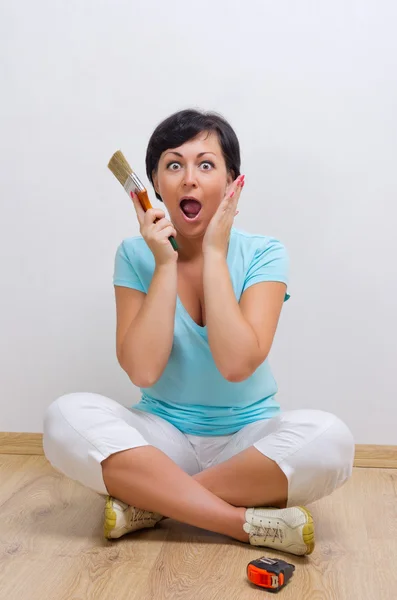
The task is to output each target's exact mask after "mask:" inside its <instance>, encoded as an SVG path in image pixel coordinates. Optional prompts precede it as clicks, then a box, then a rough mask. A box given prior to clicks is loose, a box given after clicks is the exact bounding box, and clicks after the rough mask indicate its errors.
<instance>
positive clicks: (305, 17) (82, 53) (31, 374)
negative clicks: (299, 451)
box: [0, 0, 397, 444]
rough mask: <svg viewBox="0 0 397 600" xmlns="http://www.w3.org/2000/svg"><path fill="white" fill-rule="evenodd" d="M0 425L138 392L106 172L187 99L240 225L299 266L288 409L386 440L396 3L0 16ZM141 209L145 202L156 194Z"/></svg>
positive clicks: (156, 2)
mask: <svg viewBox="0 0 397 600" xmlns="http://www.w3.org/2000/svg"><path fill="white" fill-rule="evenodd" d="M0 10H1V14H0V50H1V95H0V103H1V114H0V119H1V122H0V126H1V146H0V162H1V172H0V186H1V188H0V201H1V224H0V244H1V258H0V260H1V296H0V303H1V307H0V331H1V347H0V365H1V366H0V369H1V388H0V430H3V431H42V416H43V413H44V410H45V408H46V407H47V406H48V404H49V403H50V402H51V401H52V400H53V399H55V398H56V397H57V396H59V395H61V394H64V393H66V392H72V391H93V392H98V393H102V394H105V395H108V396H110V397H112V398H114V399H116V400H119V401H120V402H122V403H123V404H125V405H129V404H131V403H132V402H135V401H136V400H137V399H138V393H139V391H138V390H137V389H136V388H134V387H133V386H132V384H131V383H130V382H129V380H128V377H127V376H126V375H125V373H124V372H123V371H122V370H121V369H120V367H119V366H118V364H117V361H116V357H115V310H114V293H113V285H112V272H113V258H114V253H115V251H116V248H117V246H118V244H119V242H120V241H121V240H122V239H123V238H124V237H127V236H130V235H135V234H136V233H138V227H137V223H136V221H135V217H134V213H133V209H132V207H131V205H130V203H129V201H128V198H127V196H125V195H124V193H123V191H122V189H121V187H120V185H119V184H118V182H117V181H116V180H115V179H114V178H113V176H112V175H111V173H110V171H108V169H107V167H106V165H107V161H108V159H109V157H110V155H111V154H112V153H113V152H114V151H115V150H117V149H118V148H121V149H122V150H123V152H124V153H125V155H126V156H127V158H128V160H129V161H130V163H131V164H132V165H133V166H134V168H135V169H136V170H137V171H138V173H139V174H140V175H141V176H142V178H143V179H144V181H145V182H146V181H147V180H146V179H145V177H144V156H145V150H146V144H147V141H148V138H149V136H150V134H151V132H152V130H153V129H154V127H155V126H156V125H157V123H158V122H159V121H160V120H162V119H163V118H165V117H167V116H168V115H169V114H170V113H171V112H174V111H176V110H179V109H182V108H186V107H191V106H196V107H201V108H205V109H213V110H216V111H219V112H221V113H222V114H224V115H225V117H226V118H228V119H229V120H230V122H231V123H232V125H233V126H234V128H235V129H236V132H237V134H238V136H239V138H240V142H241V147H242V158H243V165H242V172H243V173H245V174H246V180H247V184H246V186H245V188H244V193H243V197H242V199H241V202H240V207H239V208H240V215H239V216H238V218H237V220H236V226H238V227H240V228H242V229H246V230H248V231H253V232H262V233H267V234H271V235H275V236H277V237H279V238H280V239H281V240H282V241H283V242H284V243H285V244H286V246H287V247H288V250H289V252H290V255H291V258H292V284H291V288H290V291H291V293H292V298H291V300H290V302H288V304H287V305H286V306H285V309H284V311H283V316H282V320H281V324H280V327H279V331H278V335H277V339H276V342H275V345H274V349H273V353H272V366H273V369H274V371H275V375H276V378H277V380H278V382H279V387H280V396H279V398H280V401H281V402H282V404H283V406H284V407H285V408H299V407H317V408H321V409H325V410H330V411H332V412H335V413H337V414H338V415H340V416H341V417H342V418H344V419H345V420H346V422H347V423H348V424H349V426H350V427H351V429H352V430H353V432H354V434H355V436H356V440H357V442H358V443H381V444H382V443H385V444H397V433H396V423H397V409H396V392H395V371H396V354H397V352H396V341H395V340H396V312H395V310H394V305H395V299H396V291H397V290H396V287H397V286H396V266H395V264H396V259H397V247H396V236H395V227H396V217H397V209H396V206H397V182H396V167H395V163H396V157H397V141H396V140H397V135H396V134H397V115H396V106H397V64H396V63H397V37H396V35H395V22H396V16H397V9H396V4H395V3H394V2H393V1H392V0H388V1H386V0H385V1H382V0H381V1H379V0H364V1H360V2H359V1H358V0H357V1H356V2H354V1H348V0H334V1H333V2H324V3H322V2H307V1H306V2H293V1H291V0H289V1H286V0H284V1H282V0H280V1H278V2H270V1H269V0H247V1H246V2H244V3H242V4H241V3H237V2H236V3H233V2H232V3H230V2H226V0H223V1H218V2H214V1H208V0H202V1H201V2H199V3H196V2H194V3H193V2H191V3H189V2H186V0H185V1H181V0H175V1H173V2H172V3H171V2H164V1H162V0H152V1H151V2H150V1H149V2H144V1H142V2H140V3H137V2H131V0H129V1H120V0H113V1H112V2H111V1H110V0H102V1H99V0H95V1H94V0H90V1H88V0H86V1H83V0H79V1H77V0H75V1H69V2H68V3H65V2H60V1H59V0H58V1H54V0H36V1H35V2H29V1H28V0H20V1H19V2H17V3H11V2H9V3H5V2H3V3H2V6H1V9H0ZM152 198H154V195H153V194H152Z"/></svg>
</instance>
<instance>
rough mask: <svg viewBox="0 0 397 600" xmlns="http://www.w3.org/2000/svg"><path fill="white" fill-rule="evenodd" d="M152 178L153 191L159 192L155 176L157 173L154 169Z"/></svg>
mask: <svg viewBox="0 0 397 600" xmlns="http://www.w3.org/2000/svg"><path fill="white" fill-rule="evenodd" d="M152 179H153V187H154V191H155V192H156V194H159V186H158V178H157V173H156V172H155V171H152ZM159 196H160V194H159Z"/></svg>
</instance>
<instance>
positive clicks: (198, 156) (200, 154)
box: [164, 150, 216, 158]
mask: <svg viewBox="0 0 397 600" xmlns="http://www.w3.org/2000/svg"><path fill="white" fill-rule="evenodd" d="M167 154H176V155H177V156H180V157H181V158H183V154H180V152H174V151H172V150H169V151H168V152H166V153H165V154H164V156H166V155H167ZM203 154H213V155H214V156H216V154H215V152H209V151H207V152H199V154H197V158H200V156H203Z"/></svg>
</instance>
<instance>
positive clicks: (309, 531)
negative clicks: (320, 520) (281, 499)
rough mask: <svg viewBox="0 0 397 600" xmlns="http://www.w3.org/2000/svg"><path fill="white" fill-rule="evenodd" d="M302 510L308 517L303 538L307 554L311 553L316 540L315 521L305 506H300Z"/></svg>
mask: <svg viewBox="0 0 397 600" xmlns="http://www.w3.org/2000/svg"><path fill="white" fill-rule="evenodd" d="M299 508H300V509H301V511H302V512H304V513H305V515H306V517H307V523H306V524H305V525H304V526H303V529H302V538H303V541H304V543H305V544H306V552H305V554H311V553H312V552H313V550H314V546H315V541H314V522H313V517H312V515H311V513H310V512H309V511H308V510H307V508H305V507H304V506H299Z"/></svg>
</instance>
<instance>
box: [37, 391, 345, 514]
mask: <svg viewBox="0 0 397 600" xmlns="http://www.w3.org/2000/svg"><path fill="white" fill-rule="evenodd" d="M43 445H44V453H45V455H46V457H47V459H48V460H49V461H50V463H51V464H52V466H53V467H54V468H55V469H57V470H58V471H60V472H61V473H63V474H64V475H66V476H67V477H70V478H71V479H74V480H76V481H78V482H80V483H81V484H83V485H84V486H86V487H89V488H91V489H92V490H95V491H96V492H98V493H99V494H104V495H106V494H107V490H106V486H105V484H104V481H103V477H102V467H101V463H102V461H104V460H105V459H106V458H107V457H108V456H110V455H111V454H114V453H115V452H120V451H122V450H127V449H130V448H136V447H137V446H146V445H151V446H155V447H156V448H158V449H159V450H162V452H164V453H165V454H166V455H167V456H169V457H170V458H171V459H172V460H173V461H174V462H175V463H176V464H177V465H179V467H181V469H183V470H184V471H185V472H186V473H188V474H189V475H195V474H196V473H199V472H200V471H201V470H203V469H205V468H207V467H209V466H212V465H217V464H219V463H221V462H224V461H225V460H227V459H229V458H230V457H232V456H234V455H235V454H237V453H239V452H241V451H242V450H245V449H246V448H248V447H249V446H254V447H255V448H256V449H257V450H259V452H261V453H262V454H264V455H265V456H267V457H268V458H270V459H271V460H273V461H275V462H276V463H277V464H278V466H279V467H280V469H281V470H282V471H283V472H284V473H285V475H286V477H287V479H288V506H297V505H302V504H303V505H305V504H309V503H310V502H314V501H315V500H318V499H319V498H322V497H323V496H327V495H329V494H331V493H332V492H333V491H334V490H335V489H336V488H338V487H340V486H341V485H342V484H343V483H345V481H346V480H347V479H348V478H349V477H350V475H351V473H352V466H353V458H354V440H353V436H352V434H351V433H350V431H349V429H348V428H347V426H346V425H345V424H344V423H343V422H342V421H341V420H340V419H339V418H338V417H336V416H335V415H332V414H330V413H328V412H323V411H320V410H292V411H287V412H281V414H280V415H278V416H277V417H274V418H272V419H266V420H261V421H256V422H255V423H251V424H250V425H246V426H245V427H243V428H242V429H240V431H238V432H237V433H235V434H232V435H222V436H212V437H201V436H193V435H186V434H184V433H182V432H181V431H179V429H176V428H175V427H174V426H173V425H171V424H170V423H168V421H165V420H164V419H162V418H160V417H157V416H155V415H151V414H149V413H144V412H142V411H138V410H135V409H128V408H125V407H124V406H122V405H121V404H119V403H118V402H115V401H114V400H110V399H109V398H106V397H105V396H100V395H98V394H90V393H75V394H67V395H65V396H61V397H60V398H58V399H57V400H55V402H53V403H52V404H51V405H50V407H49V408H48V410H47V412H46V415H45V419H44V437H43ZM143 508H144V507H143Z"/></svg>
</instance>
